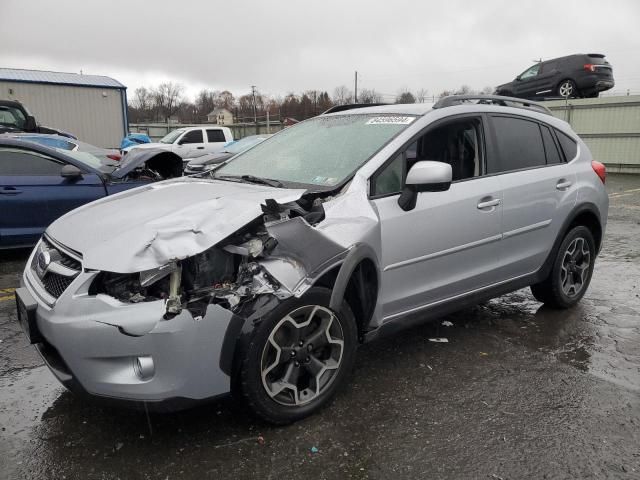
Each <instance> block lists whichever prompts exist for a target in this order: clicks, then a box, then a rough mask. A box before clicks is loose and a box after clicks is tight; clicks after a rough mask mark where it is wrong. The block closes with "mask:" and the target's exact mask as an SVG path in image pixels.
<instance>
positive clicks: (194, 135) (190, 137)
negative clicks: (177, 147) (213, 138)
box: [180, 130, 204, 145]
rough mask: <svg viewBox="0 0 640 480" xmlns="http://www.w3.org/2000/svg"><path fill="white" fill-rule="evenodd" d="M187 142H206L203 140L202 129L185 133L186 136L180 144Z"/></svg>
mask: <svg viewBox="0 0 640 480" xmlns="http://www.w3.org/2000/svg"><path fill="white" fill-rule="evenodd" d="M186 143H204V141H203V140H202V130H191V131H190V132H187V133H185V134H184V137H182V139H181V140H180V144H181V145H184V144H186Z"/></svg>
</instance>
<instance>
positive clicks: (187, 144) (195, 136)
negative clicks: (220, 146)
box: [176, 128, 205, 158]
mask: <svg viewBox="0 0 640 480" xmlns="http://www.w3.org/2000/svg"><path fill="white" fill-rule="evenodd" d="M204 152H205V142H204V135H203V132H202V129H201V128H198V129H194V130H189V131H188V132H186V133H185V134H184V135H182V138H181V139H180V140H179V141H178V148H177V149H176V153H177V154H178V155H180V156H181V157H182V158H191V157H197V156H200V155H202V154H203V153H204Z"/></svg>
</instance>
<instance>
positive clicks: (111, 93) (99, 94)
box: [0, 68, 128, 148]
mask: <svg viewBox="0 0 640 480" xmlns="http://www.w3.org/2000/svg"><path fill="white" fill-rule="evenodd" d="M0 99H7V100H18V101H20V102H22V103H23V104H24V105H26V107H27V108H28V109H29V110H30V111H31V113H32V114H33V115H34V116H35V117H36V119H37V120H38V122H39V123H41V124H42V125H47V126H49V127H53V128H56V129H58V130H64V131H66V132H69V133H72V134H73V135H75V136H76V137H78V139H79V140H82V141H84V142H87V143H91V144H93V145H97V146H99V147H104V148H111V147H118V145H120V141H121V140H122V138H123V137H124V136H125V135H126V134H127V131H128V119H127V87H126V86H124V85H123V84H122V83H120V82H118V81H117V80H115V79H113V78H111V77H106V76H102V75H83V74H77V73H66V72H48V71H42V70H23V69H14V68H0Z"/></svg>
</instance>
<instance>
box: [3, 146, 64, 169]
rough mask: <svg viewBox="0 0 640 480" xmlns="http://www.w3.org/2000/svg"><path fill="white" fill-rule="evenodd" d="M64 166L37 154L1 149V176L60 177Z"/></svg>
mask: <svg viewBox="0 0 640 480" xmlns="http://www.w3.org/2000/svg"><path fill="white" fill-rule="evenodd" d="M63 165H64V164H63V163H62V162H59V161H57V160H54V159H53V158H50V157H47V156H46V155H41V154H39V153H37V152H33V151H25V150H21V149H14V148H0V175H60V171H61V170H62V166H63Z"/></svg>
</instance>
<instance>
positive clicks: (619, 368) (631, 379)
mask: <svg viewBox="0 0 640 480" xmlns="http://www.w3.org/2000/svg"><path fill="white" fill-rule="evenodd" d="M600 270H601V272H599V273H600V274H601V275H602V276H601V277H600V279H599V280H596V278H594V283H593V285H592V287H591V290H590V291H589V292H587V296H586V297H585V298H584V299H583V300H582V301H581V303H580V304H578V305H577V306H576V307H574V308H572V309H570V310H553V309H549V308H546V307H544V306H542V305H541V304H540V303H538V302H536V301H535V299H533V297H532V296H531V294H530V293H529V292H528V290H520V291H518V292H515V293H513V294H510V295H506V296H504V297H501V298H499V299H494V300H491V301H490V302H487V303H486V304H484V305H483V306H482V307H481V309H482V310H483V312H482V313H483V315H481V317H488V318H489V319H490V322H491V323H492V324H494V325H495V326H496V327H497V328H498V329H499V330H500V331H501V332H503V333H504V334H506V335H507V337H508V339H509V341H513V342H517V343H521V344H524V345H526V346H528V347H530V348H534V349H536V350H538V351H541V352H543V353H547V354H550V355H553V356H554V357H555V358H557V359H558V360H559V361H561V362H563V363H566V364H568V365H571V366H573V367H575V368H576V369H578V370H581V371H583V372H586V373H589V374H591V375H594V376H595V377H598V378H600V379H602V380H605V381H608V382H611V383H614V384H616V385H620V386H622V387H624V388H627V389H630V390H633V391H640V308H638V309H636V308H635V307H636V304H637V303H638V302H637V301H636V300H637V299H636V298H635V297H633V298H628V297H627V298H626V299H624V300H623V299H616V298H615V297H616V295H615V294H606V295H605V292H606V288H601V287H604V286H605V285H607V284H608V286H609V289H610V288H611V287H610V285H616V282H615V280H613V278H608V277H610V276H611V273H613V272H611V271H609V272H607V271H606V270H609V268H607V267H606V266H605V268H601V269H600ZM602 270H605V271H604V272H602ZM625 281H626V280H625ZM620 282H623V280H621V279H619V280H618V282H617V284H620ZM623 291H624V289H623ZM627 291H628V290H627ZM597 297H603V298H597ZM625 303H626V304H625Z"/></svg>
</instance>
